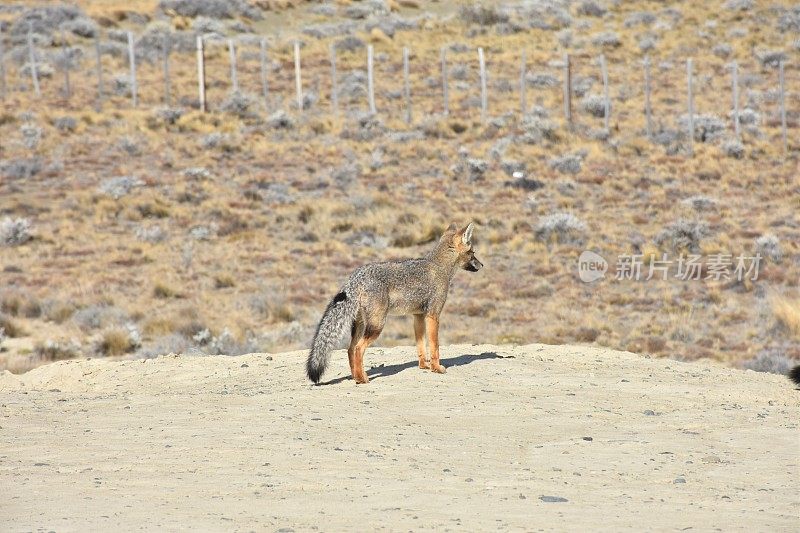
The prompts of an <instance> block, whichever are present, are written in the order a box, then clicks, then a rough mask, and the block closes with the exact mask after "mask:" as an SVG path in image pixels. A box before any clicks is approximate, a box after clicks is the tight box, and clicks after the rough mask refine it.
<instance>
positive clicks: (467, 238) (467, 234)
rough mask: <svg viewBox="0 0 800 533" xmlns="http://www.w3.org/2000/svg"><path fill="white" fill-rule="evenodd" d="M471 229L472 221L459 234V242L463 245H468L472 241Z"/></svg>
mask: <svg viewBox="0 0 800 533" xmlns="http://www.w3.org/2000/svg"><path fill="white" fill-rule="evenodd" d="M472 229H473V226H472V222H470V223H469V225H468V226H467V227H466V228H464V229H463V232H462V234H461V242H462V243H464V246H469V245H470V244H471V243H472Z"/></svg>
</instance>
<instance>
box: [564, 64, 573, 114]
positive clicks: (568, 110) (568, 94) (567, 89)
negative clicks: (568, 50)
mask: <svg viewBox="0 0 800 533" xmlns="http://www.w3.org/2000/svg"><path fill="white" fill-rule="evenodd" d="M564 118H565V119H566V120H567V126H569V127H570V128H571V127H572V65H570V57H569V54H564Z"/></svg>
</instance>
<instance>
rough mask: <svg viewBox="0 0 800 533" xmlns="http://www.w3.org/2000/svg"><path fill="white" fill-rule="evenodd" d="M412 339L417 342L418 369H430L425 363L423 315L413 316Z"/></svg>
mask: <svg viewBox="0 0 800 533" xmlns="http://www.w3.org/2000/svg"><path fill="white" fill-rule="evenodd" d="M414 338H415V340H416V341H417V356H418V357H419V367H420V368H426V369H427V368H430V366H428V363H427V361H425V359H426V357H425V315H414Z"/></svg>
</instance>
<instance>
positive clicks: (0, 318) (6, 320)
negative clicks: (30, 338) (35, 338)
mask: <svg viewBox="0 0 800 533" xmlns="http://www.w3.org/2000/svg"><path fill="white" fill-rule="evenodd" d="M0 329H2V330H3V331H5V334H6V337H10V338H12V339H13V338H16V337H24V336H25V335H26V332H25V330H24V329H23V328H22V326H20V325H19V324H18V323H17V321H16V320H14V319H13V318H11V317H10V316H8V315H5V314H2V313H0Z"/></svg>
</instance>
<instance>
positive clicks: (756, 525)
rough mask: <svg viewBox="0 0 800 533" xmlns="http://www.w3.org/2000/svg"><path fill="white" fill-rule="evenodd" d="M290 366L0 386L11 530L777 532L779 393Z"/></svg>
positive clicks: (397, 352) (789, 427) (109, 367)
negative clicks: (363, 381) (360, 378)
mask: <svg viewBox="0 0 800 533" xmlns="http://www.w3.org/2000/svg"><path fill="white" fill-rule="evenodd" d="M304 355H305V354H304V353H303V352H291V353H279V354H270V355H265V354H251V355H244V356H241V357H186V356H180V357H179V356H163V357H159V358H157V359H150V360H141V361H124V362H110V361H103V360H91V361H80V362H77V361H64V362H58V363H54V364H51V365H46V366H43V367H40V368H37V369H34V370H32V371H31V372H28V373H26V374H24V375H21V376H17V375H12V374H10V373H5V374H3V375H0V413H2V417H0V449H2V450H3V451H2V457H0V459H1V460H0V485H2V486H4V487H9V488H13V490H8V491H7V494H6V496H5V499H4V503H3V505H2V507H0V520H1V521H2V523H3V524H4V527H5V528H6V529H11V530H39V529H42V530H58V531H73V530H83V531H85V530H90V529H91V530H109V529H114V530H130V529H133V528H134V527H143V528H144V529H149V530H153V529H159V530H176V529H181V530H185V529H202V530H222V529H224V530H243V531H247V530H259V531H263V530H267V531H275V530H281V531H290V530H291V529H288V528H294V530H304V531H305V530H311V529H315V528H319V529H321V530H325V531H342V530H353V529H362V530H372V529H377V528H378V527H381V526H384V527H386V528H387V529H388V530H409V529H413V530H432V529H436V530H445V529H451V530H469V531H475V530H488V529H491V530H503V529H510V530H523V529H524V530H539V529H543V530H552V529H561V530H563V529H570V530H585V529H590V530H598V529H600V530H603V529H608V530H619V529H623V528H631V529H636V530H641V529H643V528H651V529H657V530H685V529H692V530H703V531H707V530H715V529H718V530H723V531H730V530H751V531H791V530H794V528H796V519H797V516H798V513H800V504H799V503H798V499H797V494H798V487H799V484H800V478H798V463H799V462H800V449H798V446H797V443H798V440H797V439H798V420H800V395H798V392H797V391H796V390H794V389H793V387H792V386H791V385H790V383H789V382H788V380H786V379H785V378H783V377H780V376H774V375H769V374H762V373H756V372H752V371H741V370H733V369H730V368H725V367H723V366H721V365H719V364H714V363H691V364H689V363H681V362H676V361H670V360H665V359H650V358H646V357H642V356H639V355H634V354H631V353H624V352H616V351H612V350H608V349H602V348H592V347H579V346H560V347H554V346H545V345H529V346H516V347H512V346H494V345H460V346H449V347H446V348H444V349H443V353H442V358H443V363H444V364H445V365H447V366H448V371H447V374H446V375H443V376H442V375H435V374H432V373H430V372H422V371H419V370H418V369H416V368H414V365H415V364H416V356H415V355H414V352H413V349H411V348H391V349H375V350H372V351H370V352H369V353H368V355H367V361H366V362H367V363H368V365H372V369H371V370H370V371H369V375H370V376H371V382H370V384H369V385H366V386H356V385H355V384H354V383H353V382H352V381H351V380H350V379H348V378H346V377H345V376H347V369H346V367H347V364H346V356H345V354H343V353H342V352H336V354H335V355H334V358H333V365H332V368H331V370H330V372H329V374H328V375H327V376H326V378H327V379H328V384H327V385H326V386H319V387H314V386H311V385H310V384H309V383H307V382H306V380H305V378H304V376H303V372H302V367H303V358H304Z"/></svg>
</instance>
